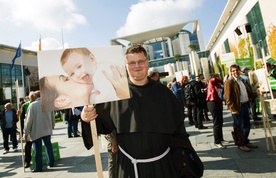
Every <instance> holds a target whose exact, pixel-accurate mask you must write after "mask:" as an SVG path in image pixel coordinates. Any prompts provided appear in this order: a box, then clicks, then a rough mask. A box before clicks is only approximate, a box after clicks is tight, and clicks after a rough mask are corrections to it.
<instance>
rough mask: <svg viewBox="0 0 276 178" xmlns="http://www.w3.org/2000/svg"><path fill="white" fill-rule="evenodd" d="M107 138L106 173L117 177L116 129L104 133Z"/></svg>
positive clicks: (113, 177) (111, 176) (110, 176)
mask: <svg viewBox="0 0 276 178" xmlns="http://www.w3.org/2000/svg"><path fill="white" fill-rule="evenodd" d="M105 139H106V140H107V142H108V143H107V152H108V174H109V178H117V177H118V176H117V159H118V149H119V148H118V143H117V139H116V131H115V130H113V132H111V133H110V134H107V135H105Z"/></svg>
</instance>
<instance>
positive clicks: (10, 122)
mask: <svg viewBox="0 0 276 178" xmlns="http://www.w3.org/2000/svg"><path fill="white" fill-rule="evenodd" d="M0 118H1V129H2V133H3V141H4V142H3V145H4V149H5V150H4V152H3V154H7V153H9V150H10V147H9V137H10V139H11V141H12V146H13V151H14V152H17V151H18V149H17V146H18V142H17V138H16V131H17V129H16V123H17V122H18V118H17V114H16V110H15V109H14V108H13V105H12V104H11V103H6V104H5V110H4V111H3V113H2V114H1V115H0Z"/></svg>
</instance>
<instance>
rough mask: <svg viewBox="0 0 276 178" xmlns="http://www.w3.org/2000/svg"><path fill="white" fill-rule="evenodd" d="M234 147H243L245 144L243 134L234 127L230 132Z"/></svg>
mask: <svg viewBox="0 0 276 178" xmlns="http://www.w3.org/2000/svg"><path fill="white" fill-rule="evenodd" d="M231 133H232V137H233V140H234V142H235V145H237V146H243V145H244V143H245V138H244V135H243V132H242V130H241V129H240V128H238V127H237V126H235V125H234V131H232V132H231Z"/></svg>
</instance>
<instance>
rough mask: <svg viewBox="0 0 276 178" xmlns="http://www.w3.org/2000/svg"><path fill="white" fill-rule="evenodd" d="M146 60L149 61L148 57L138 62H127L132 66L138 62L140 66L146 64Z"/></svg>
mask: <svg viewBox="0 0 276 178" xmlns="http://www.w3.org/2000/svg"><path fill="white" fill-rule="evenodd" d="M146 61H147V59H145V60H140V61H138V62H135V61H131V62H129V63H127V65H129V66H130V67H135V66H136V64H138V66H143V65H145V64H146Z"/></svg>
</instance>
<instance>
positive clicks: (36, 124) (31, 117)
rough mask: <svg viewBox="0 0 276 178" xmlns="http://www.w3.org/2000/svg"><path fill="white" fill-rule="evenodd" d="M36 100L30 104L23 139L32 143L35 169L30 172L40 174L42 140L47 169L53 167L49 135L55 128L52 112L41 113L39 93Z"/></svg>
mask: <svg viewBox="0 0 276 178" xmlns="http://www.w3.org/2000/svg"><path fill="white" fill-rule="evenodd" d="M35 95H36V97H37V98H36V100H35V101H34V102H32V103H30V105H29V108H28V112H27V118H26V119H27V120H26V126H25V138H26V139H27V138H28V137H30V139H31V140H32V142H33V148H34V152H35V162H36V165H35V168H34V169H33V170H32V172H42V167H43V164H42V140H43V143H44V145H45V147H46V148H45V150H46V162H47V164H48V166H49V167H53V166H54V153H53V149H52V143H51V135H52V134H53V129H54V126H55V116H54V112H42V111H41V100H40V92H39V91H36V92H35Z"/></svg>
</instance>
